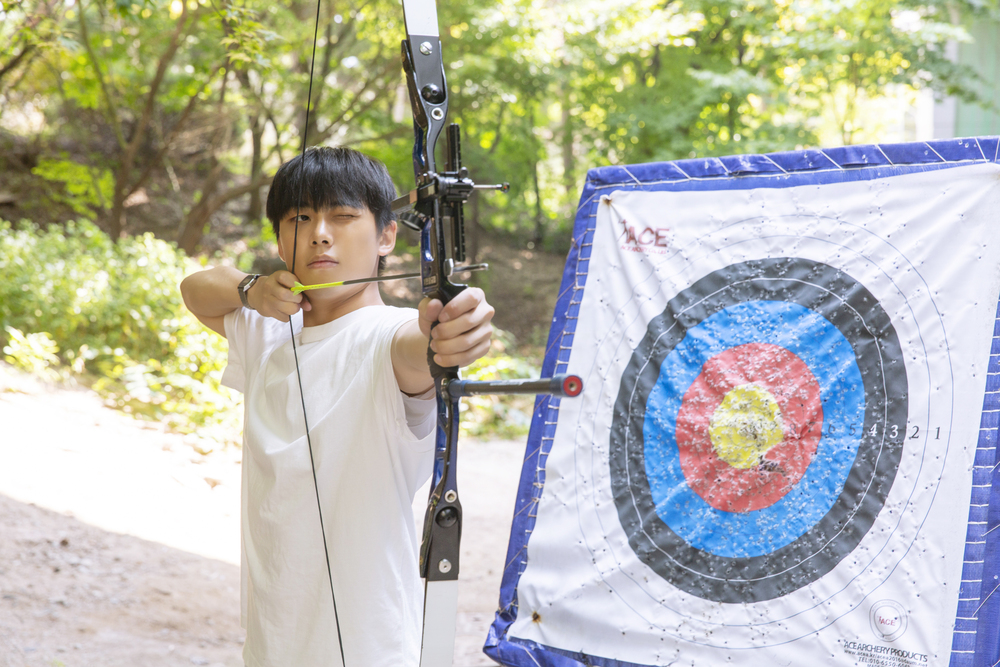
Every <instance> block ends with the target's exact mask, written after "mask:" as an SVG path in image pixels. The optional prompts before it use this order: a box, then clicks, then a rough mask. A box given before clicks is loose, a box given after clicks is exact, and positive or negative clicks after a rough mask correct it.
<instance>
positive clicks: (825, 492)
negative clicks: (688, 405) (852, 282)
mask: <svg viewBox="0 0 1000 667" xmlns="http://www.w3.org/2000/svg"><path fill="white" fill-rule="evenodd" d="M747 343H769V344H772V345H779V346H781V347H783V348H785V349H787V350H788V351H790V352H792V353H793V354H795V355H796V356H798V357H799V358H800V359H802V361H803V362H804V363H805V364H806V365H807V366H808V367H809V369H810V370H811V371H812V373H813V375H814V376H815V377H816V380H817V382H818V383H819V386H820V401H821V404H822V406H823V432H822V436H821V438H820V441H819V443H818V446H817V449H816V453H815V455H814V457H813V460H812V462H811V463H810V464H809V466H808V468H807V469H806V472H805V474H804V476H803V477H802V479H800V480H799V482H798V483H797V484H796V485H795V486H794V487H793V488H792V489H791V490H790V491H789V492H788V494H787V495H785V497H784V498H782V499H781V500H779V501H778V502H777V503H775V504H773V505H771V506H769V507H765V508H761V509H759V510H754V511H751V512H741V513H734V512H726V511H723V510H718V509H716V508H714V507H712V506H711V505H709V504H708V503H706V502H705V501H704V500H703V499H702V498H701V496H699V495H698V494H697V493H695V492H694V491H693V490H692V489H691V487H690V486H688V483H687V480H686V479H685V477H684V472H683V470H682V468H681V463H680V452H679V450H678V447H677V440H676V426H677V415H678V412H679V410H680V407H681V400H682V398H683V397H684V394H685V393H686V392H687V390H688V388H689V387H690V386H691V384H692V383H693V382H694V381H695V379H697V377H698V375H699V374H700V373H701V370H702V367H703V365H704V364H705V362H707V361H708V360H709V359H711V358H712V357H713V356H715V355H717V354H719V353H721V352H724V351H725V350H727V349H730V348H732V347H736V346H738V345H744V344H747ZM864 420H865V393H864V382H863V380H862V377H861V371H860V369H859V368H858V364H857V360H856V356H855V352H854V350H853V349H852V347H851V344H850V342H848V340H847V339H846V338H845V337H844V335H843V334H842V333H841V332H840V330H838V329H837V327H835V326H834V325H833V324H831V323H830V322H829V321H827V320H826V319H825V318H824V317H822V316H821V315H819V314H818V313H816V312H815V311H812V310H810V309H808V308H805V307H804V306H800V305H799V304H796V303H790V302H786V301H748V302H743V303H739V304H734V305H731V306H729V307H726V308H724V309H723V310H721V311H719V312H717V313H715V314H714V315H712V316H711V317H708V318H706V319H704V320H702V321H701V322H700V323H698V324H697V325H696V326H694V327H692V328H691V329H690V330H688V332H687V335H686V336H685V338H684V340H682V341H681V342H680V343H678V345H677V346H676V347H675V348H674V349H673V350H671V352H670V353H669V354H668V355H667V356H666V357H665V358H664V360H663V363H662V364H661V366H660V375H659V378H658V379H657V381H656V384H655V385H654V386H653V387H652V389H651V390H650V392H649V396H648V399H647V405H646V419H645V422H644V424H643V441H644V442H645V462H644V463H645V469H646V475H647V478H648V480H649V487H650V492H651V495H652V498H653V501H654V503H655V507H656V513H657V515H658V516H659V517H660V519H661V520H662V521H663V522H664V523H665V524H666V525H667V526H669V527H670V528H671V530H673V531H674V532H675V533H676V534H677V535H678V536H679V537H680V538H682V539H683V540H685V541H686V542H687V543H688V544H690V545H691V546H693V547H695V548H697V549H701V550H703V551H707V552H709V553H712V554H715V555H718V556H723V557H727V558H737V557H743V558H746V557H753V556H762V555H765V554H768V553H772V552H773V551H775V550H776V549H779V548H781V547H783V546H786V545H788V544H791V543H792V542H794V541H795V540H796V539H798V538H799V537H801V536H802V535H804V534H805V533H806V532H807V531H808V530H809V529H810V528H812V527H813V526H814V525H816V523H818V522H819V521H820V519H822V518H823V516H824V515H825V514H826V513H827V512H828V511H829V510H830V508H831V507H833V505H834V503H835V502H836V500H837V497H838V496H839V495H840V493H841V492H842V491H843V488H844V484H845V482H846V481H847V477H848V475H849V473H850V471H851V467H852V465H853V464H854V460H855V458H856V456H857V452H858V448H859V446H860V444H861V435H862V433H861V429H862V428H863V424H864ZM851 424H854V425H856V426H855V429H854V430H855V434H854V435H851V434H850V432H849V426H850V425H851ZM831 426H832V427H833V433H832V434H831V433H830V428H831Z"/></svg>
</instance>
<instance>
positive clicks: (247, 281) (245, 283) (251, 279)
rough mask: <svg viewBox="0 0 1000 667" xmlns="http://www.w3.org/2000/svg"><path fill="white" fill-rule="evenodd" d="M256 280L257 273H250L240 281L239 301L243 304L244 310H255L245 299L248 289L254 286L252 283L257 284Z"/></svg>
mask: <svg viewBox="0 0 1000 667" xmlns="http://www.w3.org/2000/svg"><path fill="white" fill-rule="evenodd" d="M258 278H260V274H259V273H251V274H250V275H248V276H247V277H246V278H244V279H243V280H242V281H240V286H239V288H238V291H239V293H240V301H242V302H243V307H244V308H249V309H250V310H256V308H254V307H253V306H251V305H250V301H249V300H248V299H247V292H249V291H250V288H251V287H253V286H254V283H256V282H257V279H258Z"/></svg>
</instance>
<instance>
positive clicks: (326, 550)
mask: <svg viewBox="0 0 1000 667" xmlns="http://www.w3.org/2000/svg"><path fill="white" fill-rule="evenodd" d="M319 10H320V0H316V26H315V28H314V29H313V47H312V58H311V59H310V61H309V92H308V93H307V95H306V118H305V125H304V127H303V128H302V152H301V154H300V155H299V167H298V169H297V170H296V171H298V172H299V174H300V176H301V175H302V173H303V170H304V169H305V166H306V146H307V145H308V143H307V141H306V137H307V136H308V134H309V112H310V110H311V108H312V88H313V71H314V70H315V68H316V43H317V41H318V38H319V14H320V11H319ZM303 183H304V179H303V178H299V192H298V196H297V198H296V202H295V233H294V235H293V237H292V265H291V267H290V270H291V272H292V273H293V274H294V273H295V260H296V256H297V255H298V249H299V216H300V214H301V210H302V187H303ZM304 320H305V315H304V314H303V323H302V327H303V329H304V328H305V321H304ZM288 330H289V332H290V333H291V339H292V356H293V357H294V359H295V375H296V377H297V379H298V381H299V398H300V399H301V400H302V421H303V422H304V423H305V427H306V444H307V445H308V447H309V466H310V468H311V469H312V478H313V488H314V489H315V490H316V511H317V512H318V513H319V530H320V534H321V535H322V537H323V554H324V556H325V557H326V576H327V578H328V579H329V581H330V597H331V598H332V599H333V620H334V622H335V623H336V625H337V643H338V644H339V645H340V664H341V665H344V667H346V665H347V660H346V659H345V658H344V637H343V635H342V634H341V632H340V615H339V614H338V613H337V594H336V593H335V592H334V588H333V569H332V568H331V567H330V547H329V546H327V542H326V525H325V524H324V522H323V503H322V502H320V497H319V480H318V479H317V478H316V459H315V457H314V456H313V446H312V437H311V436H310V435H309V416H308V415H307V414H306V394H305V391H304V390H303V389H302V371H301V369H300V368H299V351H298V348H297V347H296V345H295V326H294V325H293V324H292V318H291V317H289V318H288Z"/></svg>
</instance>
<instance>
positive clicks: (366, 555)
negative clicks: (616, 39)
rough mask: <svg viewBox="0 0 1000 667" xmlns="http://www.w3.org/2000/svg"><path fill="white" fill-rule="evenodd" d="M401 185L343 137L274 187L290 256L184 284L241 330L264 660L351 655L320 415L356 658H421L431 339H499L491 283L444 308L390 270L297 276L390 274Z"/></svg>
mask: <svg viewBox="0 0 1000 667" xmlns="http://www.w3.org/2000/svg"><path fill="white" fill-rule="evenodd" d="M394 197H395V188H394V186H393V184H392V181H391V179H390V178H389V174H388V172H387V171H386V169H385V167H384V166H383V165H382V164H381V163H379V162H377V161H376V160H373V159H371V158H369V157H367V156H365V155H363V154H361V153H358V152H356V151H352V150H349V149H344V148H336V149H332V148H316V149H312V150H310V151H308V152H307V153H306V154H305V158H304V160H303V158H302V157H298V158H295V159H293V160H291V161H289V162H288V163H286V164H284V165H283V166H282V167H281V168H280V169H279V170H278V172H277V173H276V174H275V177H274V182H273V184H272V185H271V190H270V193H269V194H268V199H267V215H268V218H269V219H270V220H271V222H272V224H273V225H274V231H275V235H276V236H277V238H278V254H279V255H280V257H281V258H282V259H283V260H284V261H285V263H286V265H287V266H288V268H289V270H288V271H277V272H275V273H274V274H272V275H270V276H267V277H260V278H259V279H254V278H253V277H252V276H246V274H244V273H242V272H240V271H237V270H235V269H232V268H227V267H217V268H213V269H209V270H207V271H202V272H199V273H196V274H194V275H191V276H189V277H187V278H185V279H184V281H183V283H182V284H181V292H182V294H183V296H184V302H185V303H186V304H187V307H188V308H189V309H190V310H191V312H192V313H194V314H195V315H196V316H197V317H198V319H199V320H201V321H202V322H203V323H204V324H205V325H206V326H208V327H209V328H211V329H213V330H215V331H217V332H218V333H220V334H222V335H223V336H225V337H226V338H227V339H229V346H230V347H229V365H228V367H227V368H226V371H225V375H224V376H223V382H224V384H226V385H227V386H230V387H233V388H234V389H237V390H239V391H242V392H243V393H244V395H245V401H246V408H245V409H246V415H245V419H244V435H243V437H244V448H243V491H242V495H243V502H242V536H243V545H242V546H243V559H242V580H243V587H242V601H243V625H244V627H245V628H246V630H247V640H246V644H245V646H244V649H243V657H244V660H245V662H246V664H247V665H248V667H290V666H293V665H294V666H295V667H313V666H315V667H331V666H339V665H341V658H340V646H339V643H338V637H337V625H336V621H335V618H334V603H333V600H332V596H331V593H330V584H329V580H328V574H327V569H326V567H327V566H326V559H325V557H324V545H323V538H322V532H321V529H320V518H319V512H318V510H317V500H316V491H315V489H314V485H313V472H312V466H311V465H310V453H309V447H308V444H307V440H306V419H308V428H309V433H310V436H311V441H312V449H313V456H314V457H315V467H316V482H317V484H318V487H319V496H320V499H319V502H320V505H321V507H322V517H323V526H324V528H325V531H326V547H327V549H328V550H329V558H330V566H331V570H332V578H333V588H334V591H335V593H336V605H337V615H338V617H339V623H340V630H341V638H342V641H343V651H344V656H345V659H346V664H347V666H348V667H382V666H384V667H408V666H416V665H417V663H418V661H419V649H420V634H421V616H422V614H421V608H422V590H421V585H420V579H419V575H418V573H417V537H416V531H415V529H414V525H413V519H412V514H411V503H412V501H413V496H414V493H415V492H416V490H417V489H418V488H419V487H420V486H421V485H422V484H423V483H424V482H425V481H426V479H427V478H428V476H429V475H430V470H431V463H432V458H433V446H434V443H433V440H434V426H435V416H436V415H435V401H434V392H433V380H432V379H431V376H430V372H429V370H428V367H427V347H428V340H430V341H431V342H430V346H431V349H432V350H433V351H434V352H435V361H436V362H437V363H439V364H441V365H442V366H464V365H467V364H469V363H471V362H472V361H474V360H475V359H478V358H479V357H481V356H483V355H484V354H485V353H486V351H487V350H488V349H489V342H490V335H491V331H492V329H491V325H490V320H491V319H492V317H493V308H492V307H491V306H490V305H489V304H487V303H486V301H485V299H484V296H483V292H482V290H478V289H467V290H465V291H463V292H462V293H461V294H460V295H459V296H457V297H456V298H455V299H453V300H452V301H451V302H450V303H449V304H448V305H447V306H445V307H442V305H441V303H440V302H438V301H436V300H435V301H429V300H427V299H424V300H423V301H422V302H421V303H420V307H419V311H417V310H413V309H400V308H391V307H389V306H385V305H384V304H383V303H382V298H381V295H380V294H379V290H378V286H377V283H367V284H360V285H351V286H341V287H334V288H326V289H319V290H313V291H308V292H304V293H302V294H299V295H296V294H293V293H292V291H291V287H292V286H293V285H294V283H295V282H296V280H297V281H298V282H300V283H302V284H304V285H314V284H320V283H328V282H334V281H339V280H349V279H353V278H365V277H371V276H375V275H377V273H378V270H379V268H380V266H381V264H382V263H383V262H384V257H385V256H386V255H388V254H389V253H390V252H392V249H393V245H394V243H395V239H396V222H395V220H393V219H392V213H391V210H390V208H389V206H390V203H391V202H392V200H393V198H394ZM300 198H301V206H300V204H299V199H300ZM296 222H297V225H296ZM289 318H291V319H292V322H293V324H294V328H295V336H296V345H297V355H298V362H297V365H298V368H299V369H301V375H302V377H301V393H300V385H299V378H298V374H297V372H296V360H295V353H294V352H293V349H292V342H291V339H290V338H291V334H290V332H289V325H288V321H289ZM435 321H438V322H439V324H438V325H437V326H436V327H435V328H434V329H433V333H432V331H431V324H432V323H433V322H435ZM303 397H304V398H303ZM303 403H304V406H303ZM303 407H304V409H305V415H303Z"/></svg>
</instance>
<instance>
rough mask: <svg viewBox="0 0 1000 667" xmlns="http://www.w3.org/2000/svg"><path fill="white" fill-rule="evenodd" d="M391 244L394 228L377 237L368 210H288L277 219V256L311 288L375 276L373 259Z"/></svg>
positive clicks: (387, 251)
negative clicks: (279, 222)
mask: <svg viewBox="0 0 1000 667" xmlns="http://www.w3.org/2000/svg"><path fill="white" fill-rule="evenodd" d="M296 213H297V214H298V233H297V235H296V229H295V219H296ZM296 236H297V237H298V242H297V244H296V241H295V239H296ZM395 242H396V226H395V223H390V224H389V225H388V226H387V227H386V229H385V230H383V232H382V234H379V233H378V232H377V231H376V225H375V216H374V215H373V214H372V212H371V211H369V210H368V209H367V208H354V207H351V206H335V207H332V208H324V209H319V210H316V209H313V208H306V207H303V208H301V209H299V210H298V211H296V210H294V209H293V210H291V211H289V212H288V213H286V214H285V216H284V217H283V218H282V219H281V224H280V227H279V231H278V256H279V257H281V259H282V260H284V262H285V264H286V265H287V266H288V269H289V271H291V272H292V273H294V274H295V276H296V278H298V280H299V282H300V283H302V284H303V285H316V284H319V283H330V282H335V281H339V280H352V279H355V278H369V277H372V276H375V275H377V273H378V258H379V257H380V256H382V255H388V254H389V253H390V252H392V248H393V246H394V245H395ZM295 245H297V250H296V249H295V248H294V246H295ZM293 250H294V252H293ZM293 257H294V263H295V265H294V266H292V262H293ZM324 291H325V290H324Z"/></svg>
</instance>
